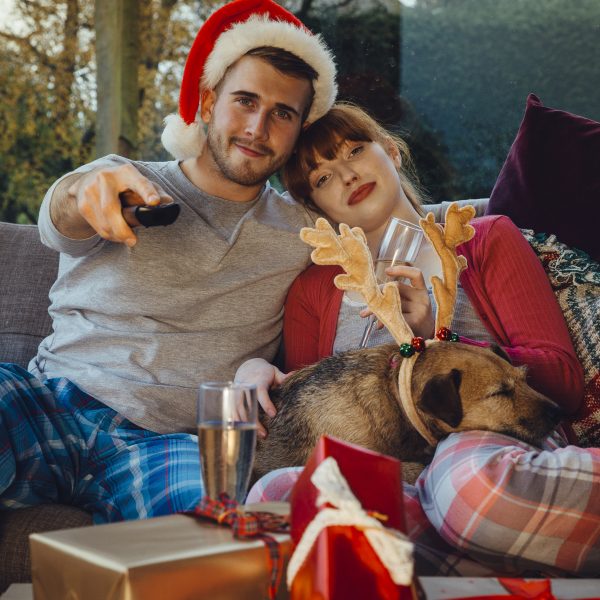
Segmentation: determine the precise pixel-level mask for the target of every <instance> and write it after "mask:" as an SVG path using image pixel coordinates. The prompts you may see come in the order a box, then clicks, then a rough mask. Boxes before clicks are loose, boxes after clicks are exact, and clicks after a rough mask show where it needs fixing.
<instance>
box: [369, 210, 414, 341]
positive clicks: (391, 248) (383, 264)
mask: <svg viewBox="0 0 600 600" xmlns="http://www.w3.org/2000/svg"><path fill="white" fill-rule="evenodd" d="M422 241H423V230H422V229H421V228H420V227H419V226H418V225H415V224H414V223H410V222H408V221H403V220H402V219H398V218H397V217H392V218H391V219H390V222H389V223H388V225H387V227H386V229H385V232H384V234H383V238H382V240H381V244H380V246H379V252H378V253H377V258H376V259H375V276H376V277H377V282H378V283H379V284H384V283H386V282H387V281H389V277H388V276H387V275H386V272H385V270H386V269H388V268H389V267H397V266H399V265H407V266H409V267H410V266H412V264H413V263H414V261H415V259H416V258H417V254H419V248H420V247H421V242H422ZM376 322H377V317H375V315H371V316H370V317H369V319H368V321H367V324H366V326H365V330H364V332H363V336H362V339H361V340H360V345H359V348H366V347H367V343H368V341H369V336H370V335H371V331H372V330H373V327H374V325H375V323H376Z"/></svg>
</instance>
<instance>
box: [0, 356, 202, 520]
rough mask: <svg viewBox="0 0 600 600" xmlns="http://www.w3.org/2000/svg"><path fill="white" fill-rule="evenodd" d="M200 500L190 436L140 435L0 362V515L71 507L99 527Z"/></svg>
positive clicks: (95, 405)
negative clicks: (33, 508)
mask: <svg viewBox="0 0 600 600" xmlns="http://www.w3.org/2000/svg"><path fill="white" fill-rule="evenodd" d="M202 494H203V492H202V484H201V479H200V459H199V454H198V444H197V439H196V436H194V435H191V434H187V433H178V434H164V435H161V434H157V433H153V432H151V431H147V430H145V429H141V428H140V427H138V426H136V425H134V424H133V423H131V422H130V421H128V420H127V419H125V418H124V417H123V416H121V415H119V414H118V413H117V412H115V411H114V410H112V409H111V408H109V407H107V406H105V405H103V404H102V403H100V402H98V401H97V400H95V399H94V398H92V397H91V396H89V395H87V394H85V393H83V392H82V391H81V390H80V389H79V388H77V387H76V386H75V385H74V384H73V383H71V382H70V381H68V380H67V379H49V380H47V381H45V382H43V383H42V382H40V381H39V380H38V379H37V378H35V377H34V376H33V375H31V374H30V373H28V372H27V371H25V370H24V369H22V368H20V367H18V366H16V365H10V364H6V363H0V510H7V509H11V508H24V507H28V506H34V505H37V504H43V503H44V504H45V503H63V504H72V505H76V506H79V507H81V508H83V509H85V510H87V511H89V512H90V513H92V515H93V519H94V522H95V523H105V522H109V521H121V520H127V519H142V518H147V517H156V516H159V515H166V514H172V513H176V512H179V511H183V510H190V509H192V508H193V507H194V506H195V505H196V504H197V503H198V501H199V500H200V497H201V495H202Z"/></svg>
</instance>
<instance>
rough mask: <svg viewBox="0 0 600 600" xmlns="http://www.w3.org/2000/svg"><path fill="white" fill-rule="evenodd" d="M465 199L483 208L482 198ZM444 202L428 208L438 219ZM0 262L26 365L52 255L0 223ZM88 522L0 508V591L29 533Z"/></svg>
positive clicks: (9, 355)
mask: <svg viewBox="0 0 600 600" xmlns="http://www.w3.org/2000/svg"><path fill="white" fill-rule="evenodd" d="M464 202H466V201H464ZM469 202H472V203H474V204H475V205H476V206H477V209H478V213H479V214H482V213H483V210H484V208H485V204H486V200H476V201H469ZM446 206H447V204H446V203H444V205H432V206H431V207H429V208H430V209H431V210H432V211H433V212H434V214H435V215H436V218H439V215H440V214H442V211H443V210H445V207H446ZM0 264H1V265H2V268H1V269H0V290H1V291H0V362H10V363H16V364H19V365H21V366H23V367H27V364H28V363H29V360H30V358H31V357H32V356H34V355H35V354H36V351H37V346H38V344H39V343H40V341H41V340H42V339H43V338H44V337H45V336H46V335H48V334H49V333H50V332H51V331H52V323H51V320H50V317H49V315H48V305H49V299H48V292H49V290H50V287H51V285H52V283H53V282H54V280H55V278H56V273H57V270H58V254H57V253H56V252H54V251H52V250H50V249H48V248H46V247H45V246H43V245H42V244H41V242H40V240H39V236H38V231H37V227H36V226H35V225H15V224H11V223H1V222H0ZM412 478H413V477H411V479H412ZM91 523H92V519H91V516H90V515H89V514H88V513H86V512H85V511H83V510H81V509H79V508H76V507H73V506H66V505H57V504H54V505H50V504H48V505H42V506H39V507H33V508H26V509H22V510H16V511H8V512H1V511H0V593H2V592H3V591H4V590H5V589H6V588H7V587H8V586H9V585H10V584H11V583H18V582H28V581H30V580H31V576H30V571H31V563H30V559H29V541H28V536H29V534H30V533H34V532H41V531H51V530H55V529H66V528H69V527H82V526H84V525H90V524H91Z"/></svg>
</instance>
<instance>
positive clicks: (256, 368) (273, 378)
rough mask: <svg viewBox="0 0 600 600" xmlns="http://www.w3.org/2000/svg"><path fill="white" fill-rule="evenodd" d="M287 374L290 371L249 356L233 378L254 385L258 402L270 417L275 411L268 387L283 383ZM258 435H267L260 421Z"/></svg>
mask: <svg viewBox="0 0 600 600" xmlns="http://www.w3.org/2000/svg"><path fill="white" fill-rule="evenodd" d="M288 375H290V373H287V374H286V373H282V372H281V371H280V370H279V369H278V368H277V367H276V366H275V365H272V364H270V363H268V362H267V361H266V360H264V359H263V358H251V359H250V360H247V361H246V362H244V363H242V364H241V365H240V367H239V368H238V370H237V371H236V373H235V377H234V378H233V380H234V381H235V382H236V383H249V384H252V385H255V386H256V394H257V396H258V402H259V404H260V405H261V406H262V408H263V410H264V411H265V412H266V413H267V414H268V415H269V416H270V417H274V416H275V414H276V413H277V411H276V410H275V405H274V404H273V402H271V398H270V397H269V389H270V388H272V387H273V386H276V385H280V384H281V383H283V382H284V381H285V379H286V378H287V377H288ZM258 435H259V436H260V437H263V438H264V437H267V430H266V429H265V428H264V427H263V425H262V424H261V423H260V422H259V424H258Z"/></svg>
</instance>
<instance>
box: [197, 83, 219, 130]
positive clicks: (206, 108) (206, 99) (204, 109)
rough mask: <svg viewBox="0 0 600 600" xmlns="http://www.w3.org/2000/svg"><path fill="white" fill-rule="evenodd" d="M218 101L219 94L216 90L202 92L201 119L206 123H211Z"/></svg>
mask: <svg viewBox="0 0 600 600" xmlns="http://www.w3.org/2000/svg"><path fill="white" fill-rule="evenodd" d="M216 101H217V92H215V90H202V92H201V94H200V118H201V119H202V120H203V121H204V122H205V123H209V122H210V119H211V118H212V113H213V109H214V107H215V103H216Z"/></svg>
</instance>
